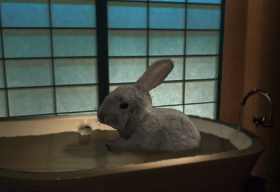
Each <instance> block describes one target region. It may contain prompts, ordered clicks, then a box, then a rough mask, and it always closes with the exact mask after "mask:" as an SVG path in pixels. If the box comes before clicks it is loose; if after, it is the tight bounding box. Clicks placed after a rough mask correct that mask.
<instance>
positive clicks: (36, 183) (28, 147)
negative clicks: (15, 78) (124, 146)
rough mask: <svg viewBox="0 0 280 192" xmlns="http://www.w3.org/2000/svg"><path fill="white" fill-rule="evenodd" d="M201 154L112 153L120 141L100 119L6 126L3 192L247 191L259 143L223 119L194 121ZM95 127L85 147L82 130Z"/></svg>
mask: <svg viewBox="0 0 280 192" xmlns="http://www.w3.org/2000/svg"><path fill="white" fill-rule="evenodd" d="M191 119H192V121H193V122H194V124H195V125H196V126H197V127H198V128H199V129H200V131H201V133H202V134H203V135H204V136H203V135H202V144H201V145H202V147H201V149H195V150H192V151H188V152H186V153H178V154H171V153H168V154H167V153H149V154H147V153H139V154H138V153H136V152H110V151H106V147H105V143H106V142H107V139H108V138H111V137H112V138H113V137H115V136H116V132H115V131H113V130H112V129H111V128H110V127H107V126H105V125H102V124H99V123H98V122H97V121H96V117H95V116H73V117H71V116H61V117H45V118H38V119H29V120H28V119H25V120H23V119H16V120H1V121H0V191H1V192H2V191H3V192H5V191H30V192H32V191H57V190H59V191H83V192H84V191H122V192H125V191H131V192H132V191H133V192H134V191H141V192H144V191H172V192H173V191H191V192H196V191H199V192H203V191H207V192H208V191H215V192H217V191H223V192H224V191H241V190H242V189H243V187H244V185H245V183H246V180H247V178H248V177H249V175H250V171H251V169H252V168H253V165H254V164H255V162H256V160H257V157H258V156H259V154H260V153H261V151H262V147H261V146H260V144H259V143H258V142H257V141H256V140H255V139H254V138H253V137H252V136H250V135H249V134H247V133H245V132H243V131H242V132H241V131H238V130H236V129H234V128H233V127H231V126H230V125H227V124H223V123H220V122H217V121H213V120H209V119H203V118H199V117H191ZM83 125H89V126H90V127H92V128H93V129H94V131H93V133H92V137H91V139H90V142H89V143H81V142H80V141H81V138H82V137H83V136H81V134H79V132H78V130H79V127H81V126H83Z"/></svg>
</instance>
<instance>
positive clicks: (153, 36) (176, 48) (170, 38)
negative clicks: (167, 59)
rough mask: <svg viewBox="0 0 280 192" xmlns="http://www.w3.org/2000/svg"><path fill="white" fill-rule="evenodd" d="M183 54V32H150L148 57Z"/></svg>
mask: <svg viewBox="0 0 280 192" xmlns="http://www.w3.org/2000/svg"><path fill="white" fill-rule="evenodd" d="M183 53H184V32H181V31H179V32H178V31H151V32H150V55H183Z"/></svg>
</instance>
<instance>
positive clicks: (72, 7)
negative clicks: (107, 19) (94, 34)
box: [52, 0, 96, 27]
mask: <svg viewBox="0 0 280 192" xmlns="http://www.w3.org/2000/svg"><path fill="white" fill-rule="evenodd" d="M95 15H96V13H95V4H94V1H92V0H79V1H75V0H53V1H52V22H53V26H56V27H95V25H96V21H95V20H96V19H95Z"/></svg>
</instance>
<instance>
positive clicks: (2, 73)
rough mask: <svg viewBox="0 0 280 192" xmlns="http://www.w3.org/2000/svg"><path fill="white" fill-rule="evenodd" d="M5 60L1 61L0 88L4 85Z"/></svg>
mask: <svg viewBox="0 0 280 192" xmlns="http://www.w3.org/2000/svg"><path fill="white" fill-rule="evenodd" d="M3 65H4V64H3V61H0V88H3V87H4V66H3Z"/></svg>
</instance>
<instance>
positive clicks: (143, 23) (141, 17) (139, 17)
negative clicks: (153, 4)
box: [108, 2, 147, 28]
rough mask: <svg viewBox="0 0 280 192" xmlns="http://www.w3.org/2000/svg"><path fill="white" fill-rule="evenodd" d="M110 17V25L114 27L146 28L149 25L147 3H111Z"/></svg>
mask: <svg viewBox="0 0 280 192" xmlns="http://www.w3.org/2000/svg"><path fill="white" fill-rule="evenodd" d="M108 19H109V22H108V23H109V27H112V28H145V27H147V8H146V4H142V3H122V2H114V3H110V4H109V10H108Z"/></svg>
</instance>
